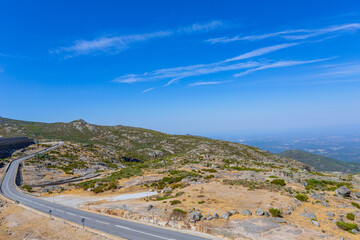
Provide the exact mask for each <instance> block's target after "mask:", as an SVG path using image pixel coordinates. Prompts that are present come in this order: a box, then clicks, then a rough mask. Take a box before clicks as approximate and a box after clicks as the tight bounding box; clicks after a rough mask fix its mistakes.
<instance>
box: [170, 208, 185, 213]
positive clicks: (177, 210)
mask: <svg viewBox="0 0 360 240" xmlns="http://www.w3.org/2000/svg"><path fill="white" fill-rule="evenodd" d="M173 211H174V212H179V213H184V214H186V211H184V210H182V209H180V208H174V210H173Z"/></svg>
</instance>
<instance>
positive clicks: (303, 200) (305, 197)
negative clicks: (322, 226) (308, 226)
mask: <svg viewBox="0 0 360 240" xmlns="http://www.w3.org/2000/svg"><path fill="white" fill-rule="evenodd" d="M295 198H296V199H297V200H299V201H301V202H306V201H307V200H308V199H309V197H308V196H306V195H305V194H296V195H295Z"/></svg>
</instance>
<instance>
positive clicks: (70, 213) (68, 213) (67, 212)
mask: <svg viewBox="0 0 360 240" xmlns="http://www.w3.org/2000/svg"><path fill="white" fill-rule="evenodd" d="M65 213H67V214H69V215H73V216H76V214H73V213H71V212H65Z"/></svg>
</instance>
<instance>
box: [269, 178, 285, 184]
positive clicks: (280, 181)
mask: <svg viewBox="0 0 360 240" xmlns="http://www.w3.org/2000/svg"><path fill="white" fill-rule="evenodd" d="M270 183H271V184H275V185H279V186H285V185H286V183H285V180H284V179H274V180H272V181H271V182H270Z"/></svg>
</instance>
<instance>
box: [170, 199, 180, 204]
mask: <svg viewBox="0 0 360 240" xmlns="http://www.w3.org/2000/svg"><path fill="white" fill-rule="evenodd" d="M180 203H181V201H180V200H173V201H171V202H170V204H171V205H176V204H180Z"/></svg>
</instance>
